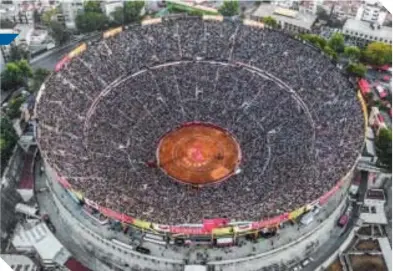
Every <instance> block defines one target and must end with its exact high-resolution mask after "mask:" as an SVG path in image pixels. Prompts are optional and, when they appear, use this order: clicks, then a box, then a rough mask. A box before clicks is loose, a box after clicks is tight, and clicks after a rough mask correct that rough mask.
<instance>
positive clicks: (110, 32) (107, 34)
mask: <svg viewBox="0 0 393 271" xmlns="http://www.w3.org/2000/svg"><path fill="white" fill-rule="evenodd" d="M122 31H123V27H122V26H120V27H116V28H113V29H110V30H108V31H105V32H104V33H103V34H102V37H103V38H104V39H107V38H110V37H113V36H116V35H117V34H119V33H121V32H122Z"/></svg>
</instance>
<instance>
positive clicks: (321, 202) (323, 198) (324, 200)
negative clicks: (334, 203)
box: [319, 185, 340, 205]
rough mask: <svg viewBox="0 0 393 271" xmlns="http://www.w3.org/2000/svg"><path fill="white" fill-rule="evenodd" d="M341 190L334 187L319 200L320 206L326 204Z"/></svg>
mask: <svg viewBox="0 0 393 271" xmlns="http://www.w3.org/2000/svg"><path fill="white" fill-rule="evenodd" d="M339 189H340V187H339V186H337V185H336V186H335V187H333V188H332V189H331V190H330V191H329V192H327V193H326V194H325V195H323V196H322V197H321V198H320V199H319V204H320V205H323V204H325V203H326V202H327V201H328V200H329V199H330V197H331V196H333V195H334V193H336V192H337V191H338V190H339Z"/></svg>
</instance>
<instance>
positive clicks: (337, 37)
mask: <svg viewBox="0 0 393 271" xmlns="http://www.w3.org/2000/svg"><path fill="white" fill-rule="evenodd" d="M328 45H329V47H330V48H332V49H333V50H334V51H335V52H336V53H341V52H343V50H344V36H343V35H342V34H341V33H334V34H333V35H332V36H331V37H330V39H329V41H328Z"/></svg>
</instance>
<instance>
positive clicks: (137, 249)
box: [135, 246, 150, 255]
mask: <svg viewBox="0 0 393 271" xmlns="http://www.w3.org/2000/svg"><path fill="white" fill-rule="evenodd" d="M135 250H136V251H138V252H139V253H142V254H147V255H149V254H150V249H148V248H145V247H141V246H138V247H136V248H135Z"/></svg>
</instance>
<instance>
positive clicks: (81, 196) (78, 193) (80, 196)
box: [71, 189, 83, 200]
mask: <svg viewBox="0 0 393 271" xmlns="http://www.w3.org/2000/svg"><path fill="white" fill-rule="evenodd" d="M71 192H72V193H74V195H75V197H77V198H78V199H79V200H83V193H82V192H80V191H76V190H74V189H71Z"/></svg>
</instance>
